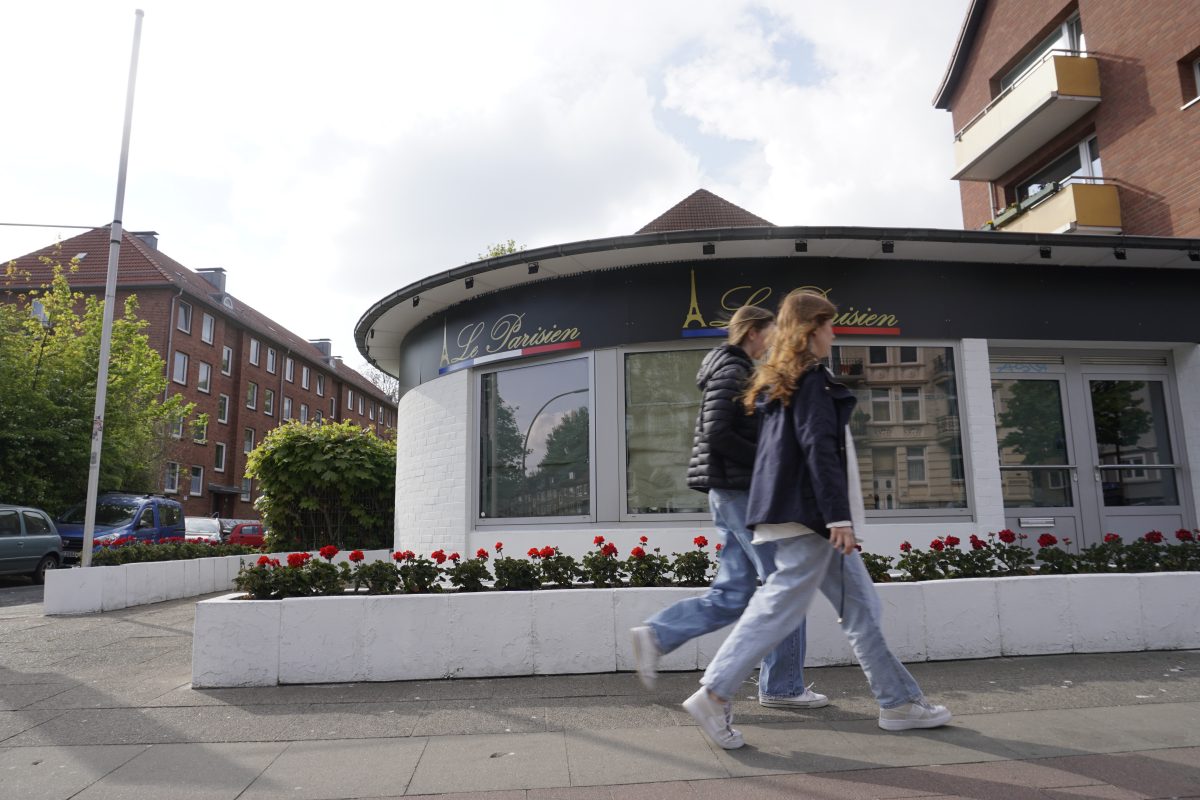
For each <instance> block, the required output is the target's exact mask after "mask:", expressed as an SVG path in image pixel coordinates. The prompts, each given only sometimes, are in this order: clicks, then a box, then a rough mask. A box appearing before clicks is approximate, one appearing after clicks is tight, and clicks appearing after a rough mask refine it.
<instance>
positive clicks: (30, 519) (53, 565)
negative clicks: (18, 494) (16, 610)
mask: <svg viewBox="0 0 1200 800" xmlns="http://www.w3.org/2000/svg"><path fill="white" fill-rule="evenodd" d="M62 558H63V556H62V539H60V538H59V536H58V529H57V528H55V527H54V522H53V521H52V520H51V519H50V515H49V514H47V513H46V512H45V511H42V510H41V509H40V508H30V507H28V506H9V505H0V575H28V576H30V577H31V578H33V582H34V583H44V582H45V580H46V570H48V569H57V568H58V565H59V564H61V563H62Z"/></svg>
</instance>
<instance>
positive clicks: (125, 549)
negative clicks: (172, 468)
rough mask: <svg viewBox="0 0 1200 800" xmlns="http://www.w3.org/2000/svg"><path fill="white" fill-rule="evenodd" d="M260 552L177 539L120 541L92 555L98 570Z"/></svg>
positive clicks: (246, 548)
mask: <svg viewBox="0 0 1200 800" xmlns="http://www.w3.org/2000/svg"><path fill="white" fill-rule="evenodd" d="M257 552H258V551H257V550H255V549H254V548H252V547H245V546H244V545H240V544H216V543H211V544H210V543H208V542H198V541H192V542H189V541H185V540H183V539H177V538H171V539H164V540H162V541H161V542H138V541H136V540H134V539H125V540H121V539H118V540H117V541H116V542H112V543H109V544H107V545H101V548H100V549H99V550H97V551H96V552H95V553H93V554H92V564H93V565H95V566H97V567H111V566H115V565H118V564H132V563H136V562H144V561H187V560H190V559H193V558H213V557H217V556H244V555H252V554H254V553H257Z"/></svg>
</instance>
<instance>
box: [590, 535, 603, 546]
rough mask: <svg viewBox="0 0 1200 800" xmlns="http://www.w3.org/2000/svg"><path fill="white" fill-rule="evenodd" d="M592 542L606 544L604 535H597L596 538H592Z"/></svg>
mask: <svg viewBox="0 0 1200 800" xmlns="http://www.w3.org/2000/svg"><path fill="white" fill-rule="evenodd" d="M592 544H604V537H603V536H597V537H596V538H595V539H592Z"/></svg>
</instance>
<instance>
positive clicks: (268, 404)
mask: <svg viewBox="0 0 1200 800" xmlns="http://www.w3.org/2000/svg"><path fill="white" fill-rule="evenodd" d="M263 413H264V414H266V415H267V416H268V417H270V416H273V415H274V414H275V392H274V391H273V390H271V389H263Z"/></svg>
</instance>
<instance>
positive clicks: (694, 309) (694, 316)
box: [683, 270, 708, 330]
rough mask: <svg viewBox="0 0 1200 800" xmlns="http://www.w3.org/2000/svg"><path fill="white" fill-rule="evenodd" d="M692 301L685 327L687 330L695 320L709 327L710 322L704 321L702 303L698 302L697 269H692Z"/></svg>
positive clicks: (684, 323) (702, 326)
mask: <svg viewBox="0 0 1200 800" xmlns="http://www.w3.org/2000/svg"><path fill="white" fill-rule="evenodd" d="M691 272H692V302H691V304H690V305H689V306H688V313H687V318H686V319H684V321H683V329H684V330H687V329H688V328H689V327H691V324H692V323H693V322H695V323H697V324H699V326H700V327H701V328H707V327H708V323H707V322H705V321H704V317H703V316H701V314H700V304H699V303H698V302H696V270H692V271H691Z"/></svg>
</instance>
